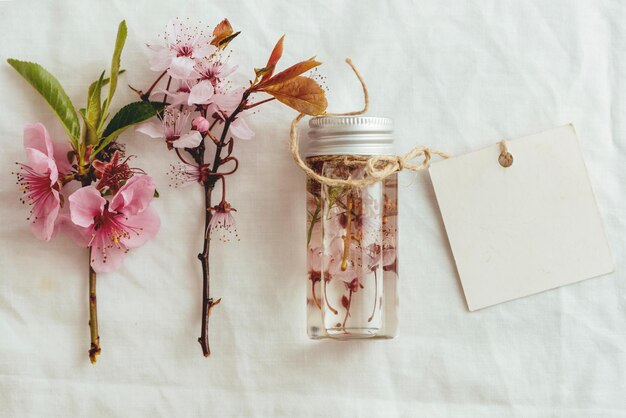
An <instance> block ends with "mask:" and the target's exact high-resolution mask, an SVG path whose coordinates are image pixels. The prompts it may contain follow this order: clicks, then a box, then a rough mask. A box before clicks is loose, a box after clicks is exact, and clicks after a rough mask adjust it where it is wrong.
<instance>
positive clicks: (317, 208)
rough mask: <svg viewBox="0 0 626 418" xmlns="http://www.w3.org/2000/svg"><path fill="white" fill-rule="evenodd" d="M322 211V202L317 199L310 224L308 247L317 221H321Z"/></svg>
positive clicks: (307, 237)
mask: <svg viewBox="0 0 626 418" xmlns="http://www.w3.org/2000/svg"><path fill="white" fill-rule="evenodd" d="M321 211H322V202H321V201H320V200H319V199H318V198H317V197H316V198H315V212H314V213H313V215H311V222H310V223H309V230H308V231H307V234H306V245H307V246H308V245H309V244H310V243H311V238H312V237H313V228H314V227H315V224H316V223H317V221H319V216H320V212H321Z"/></svg>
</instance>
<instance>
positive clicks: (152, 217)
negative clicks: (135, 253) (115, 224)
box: [120, 208, 161, 248]
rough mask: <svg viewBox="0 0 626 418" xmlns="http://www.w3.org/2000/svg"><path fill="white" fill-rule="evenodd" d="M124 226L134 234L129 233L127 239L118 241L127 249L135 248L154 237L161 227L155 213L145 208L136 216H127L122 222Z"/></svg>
mask: <svg viewBox="0 0 626 418" xmlns="http://www.w3.org/2000/svg"><path fill="white" fill-rule="evenodd" d="M124 225H126V226H128V227H129V228H132V229H133V230H135V231H136V232H132V231H131V232H130V237H129V238H121V239H120V241H121V242H122V243H123V244H124V245H125V246H127V247H128V248H137V247H140V246H142V245H143V244H145V243H146V242H148V241H150V240H151V239H152V238H154V237H155V236H156V234H157V232H159V227H160V226H161V220H160V219H159V215H157V213H156V211H154V210H153V209H152V208H147V209H146V210H144V211H143V212H141V213H138V214H137V215H132V216H129V217H128V220H126V221H124Z"/></svg>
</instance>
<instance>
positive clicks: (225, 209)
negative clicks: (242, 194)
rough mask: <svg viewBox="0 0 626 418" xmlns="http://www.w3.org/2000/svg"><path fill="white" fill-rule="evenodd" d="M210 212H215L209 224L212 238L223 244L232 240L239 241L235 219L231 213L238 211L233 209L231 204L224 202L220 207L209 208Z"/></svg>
mask: <svg viewBox="0 0 626 418" xmlns="http://www.w3.org/2000/svg"><path fill="white" fill-rule="evenodd" d="M209 210H211V211H214V212H215V213H213V216H212V217H211V222H210V223H209V231H210V232H211V237H215V238H218V239H219V240H220V241H223V242H230V241H231V239H232V238H236V239H237V241H239V234H238V233H237V225H236V223H235V218H234V217H233V215H232V214H231V212H237V209H235V208H233V207H232V206H231V205H230V203H228V202H226V201H224V202H222V203H220V204H219V205H216V206H214V207H212V208H209Z"/></svg>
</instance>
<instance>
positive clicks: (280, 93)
mask: <svg viewBox="0 0 626 418" xmlns="http://www.w3.org/2000/svg"><path fill="white" fill-rule="evenodd" d="M261 91H264V92H266V93H268V94H270V95H272V96H274V97H275V98H276V99H277V100H278V101H280V102H281V103H284V104H286V105H287V106H289V107H291V108H292V109H295V110H297V111H298V112H301V113H306V114H307V115H311V116H316V115H321V114H323V113H324V112H325V111H326V106H328V102H327V101H326V95H325V94H324V90H323V89H322V87H320V85H319V84H317V83H316V82H315V81H314V80H312V79H310V78H308V77H304V76H297V77H294V78H290V79H288V80H286V81H285V82H283V83H278V84H273V85H271V86H267V87H264V88H263V89H262V90H261Z"/></svg>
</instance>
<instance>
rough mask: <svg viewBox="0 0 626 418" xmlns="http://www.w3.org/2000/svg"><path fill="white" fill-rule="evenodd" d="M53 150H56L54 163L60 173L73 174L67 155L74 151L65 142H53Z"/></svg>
mask: <svg viewBox="0 0 626 418" xmlns="http://www.w3.org/2000/svg"><path fill="white" fill-rule="evenodd" d="M52 148H53V149H54V162H55V163H56V164H57V169H58V170H59V173H62V174H68V173H71V172H72V165H71V164H70V162H69V161H68V159H67V153H68V152H69V151H70V150H71V149H72V148H71V147H70V146H69V144H67V143H65V142H53V143H52Z"/></svg>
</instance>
